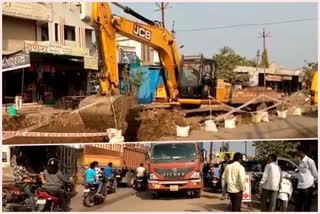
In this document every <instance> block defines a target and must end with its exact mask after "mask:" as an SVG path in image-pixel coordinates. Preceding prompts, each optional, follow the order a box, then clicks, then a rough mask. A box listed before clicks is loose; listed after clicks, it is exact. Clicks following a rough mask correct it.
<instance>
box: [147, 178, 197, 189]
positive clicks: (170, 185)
mask: <svg viewBox="0 0 320 214" xmlns="http://www.w3.org/2000/svg"><path fill="white" fill-rule="evenodd" d="M202 187H203V182H202V180H201V179H198V180H180V181H154V180H148V189H149V190H150V191H151V192H168V191H171V192H177V191H189V190H200V189H202Z"/></svg>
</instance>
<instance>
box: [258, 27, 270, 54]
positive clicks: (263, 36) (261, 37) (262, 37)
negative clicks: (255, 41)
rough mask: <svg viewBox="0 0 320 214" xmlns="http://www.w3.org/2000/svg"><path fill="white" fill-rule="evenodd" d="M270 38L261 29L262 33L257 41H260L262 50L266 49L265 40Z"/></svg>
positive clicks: (268, 34)
mask: <svg viewBox="0 0 320 214" xmlns="http://www.w3.org/2000/svg"><path fill="white" fill-rule="evenodd" d="M270 37H271V35H270V33H266V31H265V29H264V28H263V31H262V33H260V37H258V38H259V39H262V43H263V50H265V49H266V38H270Z"/></svg>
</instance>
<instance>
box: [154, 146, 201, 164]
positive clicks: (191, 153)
mask: <svg viewBox="0 0 320 214" xmlns="http://www.w3.org/2000/svg"><path fill="white" fill-rule="evenodd" d="M196 158H197V150H196V145H194V144H189V143H179V144H159V145H155V146H154V147H153V150H152V153H151V161H152V162H153V163H159V162H166V163H167V162H176V161H178V162H179V161H194V160H195V159H196Z"/></svg>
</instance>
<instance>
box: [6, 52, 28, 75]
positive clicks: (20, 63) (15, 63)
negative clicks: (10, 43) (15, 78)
mask: <svg viewBox="0 0 320 214" xmlns="http://www.w3.org/2000/svg"><path fill="white" fill-rule="evenodd" d="M27 67H30V55H29V54H28V53H25V52H23V51H20V52H18V53H15V54H11V55H3V56H2V72H5V71H11V70H16V69H20V68H27Z"/></svg>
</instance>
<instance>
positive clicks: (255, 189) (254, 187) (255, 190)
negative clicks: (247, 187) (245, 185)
mask: <svg viewBox="0 0 320 214" xmlns="http://www.w3.org/2000/svg"><path fill="white" fill-rule="evenodd" d="M262 175H263V174H261V173H252V174H251V193H252V194H254V195H256V197H257V198H258V199H260V197H261V185H260V181H261V179H262Z"/></svg>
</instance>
